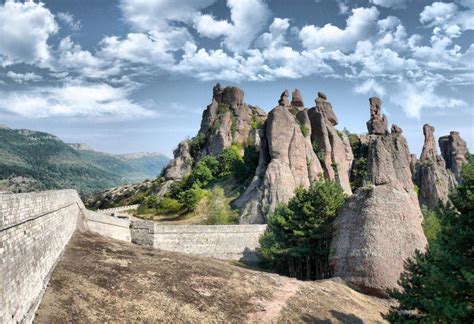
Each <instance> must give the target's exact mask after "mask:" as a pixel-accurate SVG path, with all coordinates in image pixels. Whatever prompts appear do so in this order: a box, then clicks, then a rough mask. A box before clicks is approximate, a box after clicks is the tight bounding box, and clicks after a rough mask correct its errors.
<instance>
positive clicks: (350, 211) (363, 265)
mask: <svg viewBox="0 0 474 324" xmlns="http://www.w3.org/2000/svg"><path fill="white" fill-rule="evenodd" d="M369 102H370V112H371V114H370V115H371V117H370V120H369V121H368V122H367V128H368V131H369V136H368V157H367V171H368V181H367V183H369V184H370V185H367V186H365V187H363V188H360V189H358V190H357V191H356V193H355V194H354V195H353V196H352V197H350V198H349V199H348V201H347V203H346V204H345V205H344V207H343V208H342V211H341V212H340V213H339V215H338V216H337V218H336V220H335V221H334V224H333V225H334V235H333V241H332V244H331V256H330V263H331V265H332V267H333V270H334V276H336V277H341V278H342V279H344V280H345V281H346V282H347V283H348V284H349V285H350V286H352V287H354V288H356V289H358V290H361V291H363V292H366V293H370V294H376V295H380V296H385V294H386V289H387V288H395V287H397V280H398V278H399V275H400V273H401V272H402V270H403V263H404V260H405V259H406V258H408V257H412V256H413V255H414V252H415V250H416V249H418V250H421V251H423V250H424V249H425V246H426V244H427V242H426V238H425V235H424V233H423V229H422V227H421V222H422V215H421V210H420V207H419V204H418V199H417V195H416V193H415V191H414V185H413V182H412V173H411V169H410V160H411V158H410V154H409V150H408V145H407V143H406V140H405V138H404V137H403V135H402V130H401V129H400V127H398V126H396V125H394V126H392V129H391V132H389V131H388V128H387V118H386V117H385V116H384V115H383V114H382V109H381V104H382V102H381V100H380V99H379V98H371V99H370V100H369Z"/></svg>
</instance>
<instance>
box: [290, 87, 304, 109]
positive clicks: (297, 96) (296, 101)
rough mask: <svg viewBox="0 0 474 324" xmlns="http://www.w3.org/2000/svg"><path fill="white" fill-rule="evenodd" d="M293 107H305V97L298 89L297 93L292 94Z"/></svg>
mask: <svg viewBox="0 0 474 324" xmlns="http://www.w3.org/2000/svg"><path fill="white" fill-rule="evenodd" d="M291 106H293V107H304V103H303V97H302V96H301V93H300V91H299V90H298V89H295V91H293V92H292V93H291Z"/></svg>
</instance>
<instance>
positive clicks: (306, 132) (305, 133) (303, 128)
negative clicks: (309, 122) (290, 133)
mask: <svg viewBox="0 0 474 324" xmlns="http://www.w3.org/2000/svg"><path fill="white" fill-rule="evenodd" d="M300 130H301V134H303V136H304V137H308V135H309V128H308V127H306V126H305V125H303V123H300Z"/></svg>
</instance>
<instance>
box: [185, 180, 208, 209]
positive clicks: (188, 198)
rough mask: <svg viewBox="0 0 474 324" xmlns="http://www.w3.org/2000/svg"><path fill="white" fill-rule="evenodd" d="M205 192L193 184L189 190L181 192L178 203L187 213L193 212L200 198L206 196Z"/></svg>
mask: <svg viewBox="0 0 474 324" xmlns="http://www.w3.org/2000/svg"><path fill="white" fill-rule="evenodd" d="M206 194H207V190H205V189H201V188H200V187H199V186H198V185H197V184H194V185H193V186H192V187H191V188H190V189H188V190H186V191H183V192H182V193H181V195H180V201H181V203H182V204H183V206H184V208H186V210H187V211H188V212H191V211H194V210H195V209H196V206H197V205H198V204H199V202H200V201H201V199H202V198H204V196H206Z"/></svg>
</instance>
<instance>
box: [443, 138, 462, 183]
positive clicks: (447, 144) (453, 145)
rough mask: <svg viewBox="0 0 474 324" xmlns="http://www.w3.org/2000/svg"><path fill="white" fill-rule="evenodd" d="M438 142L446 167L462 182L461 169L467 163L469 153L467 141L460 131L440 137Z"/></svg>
mask: <svg viewBox="0 0 474 324" xmlns="http://www.w3.org/2000/svg"><path fill="white" fill-rule="evenodd" d="M438 142H439V147H440V149H441V155H442V156H443V158H444V160H445V161H446V167H447V168H448V169H450V170H451V171H452V172H453V174H454V176H455V177H456V180H457V181H458V182H461V181H462V179H461V169H462V166H463V165H464V164H466V163H467V157H468V155H469V151H468V149H467V145H466V142H465V141H464V140H463V139H462V138H461V136H460V135H459V132H450V134H449V135H446V136H442V137H440V138H439V141H438Z"/></svg>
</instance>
